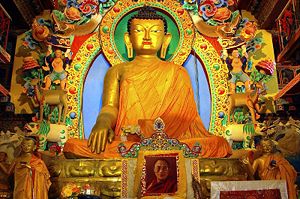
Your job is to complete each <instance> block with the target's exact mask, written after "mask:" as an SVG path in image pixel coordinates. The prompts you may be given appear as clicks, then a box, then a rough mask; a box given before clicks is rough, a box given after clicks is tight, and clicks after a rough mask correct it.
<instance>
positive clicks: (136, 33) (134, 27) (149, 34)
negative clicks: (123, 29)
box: [130, 19, 165, 55]
mask: <svg viewBox="0 0 300 199" xmlns="http://www.w3.org/2000/svg"><path fill="white" fill-rule="evenodd" d="M164 35H165V33H164V23H163V21H162V20H160V19H133V20H132V21H131V28H130V41H131V43H132V47H133V49H134V50H135V52H136V54H137V55H156V53H157V52H158V51H159V49H160V48H161V46H162V43H163V41H164Z"/></svg>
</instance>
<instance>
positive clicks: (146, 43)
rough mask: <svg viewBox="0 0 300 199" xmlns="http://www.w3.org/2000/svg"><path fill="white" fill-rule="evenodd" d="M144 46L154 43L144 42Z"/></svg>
mask: <svg viewBox="0 0 300 199" xmlns="http://www.w3.org/2000/svg"><path fill="white" fill-rule="evenodd" d="M143 44H144V45H151V44H152V42H151V41H143Z"/></svg>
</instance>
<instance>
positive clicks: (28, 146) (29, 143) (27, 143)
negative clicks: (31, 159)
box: [21, 139, 36, 153]
mask: <svg viewBox="0 0 300 199" xmlns="http://www.w3.org/2000/svg"><path fill="white" fill-rule="evenodd" d="M21 147H22V151H23V152H24V153H32V152H33V151H34V150H35V147H36V146H35V142H34V141H33V140H30V139H28V140H26V139H25V140H23V142H22V145H21Z"/></svg>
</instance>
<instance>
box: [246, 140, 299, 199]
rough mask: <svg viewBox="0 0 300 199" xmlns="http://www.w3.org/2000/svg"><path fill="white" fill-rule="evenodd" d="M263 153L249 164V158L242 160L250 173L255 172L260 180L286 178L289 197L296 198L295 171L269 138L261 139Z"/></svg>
mask: <svg viewBox="0 0 300 199" xmlns="http://www.w3.org/2000/svg"><path fill="white" fill-rule="evenodd" d="M261 147H262V151H263V155H262V156H261V157H259V158H257V159H255V160H254V162H253V164H252V165H251V164H250V161H249V159H243V160H242V161H243V162H244V163H245V164H246V165H247V166H248V168H249V170H250V172H251V173H252V175H254V174H255V173H256V172H257V174H258V176H259V178H260V179H261V180H286V182H287V188H288V194H289V198H290V199H296V189H295V181H296V177H297V172H296V171H295V169H294V167H293V166H292V165H290V163H289V162H288V161H287V160H286V159H285V158H284V157H283V156H282V155H281V154H280V153H278V152H275V144H274V142H273V141H272V140H270V139H263V140H262V141H261Z"/></svg>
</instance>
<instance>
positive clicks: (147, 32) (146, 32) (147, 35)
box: [144, 30, 151, 40]
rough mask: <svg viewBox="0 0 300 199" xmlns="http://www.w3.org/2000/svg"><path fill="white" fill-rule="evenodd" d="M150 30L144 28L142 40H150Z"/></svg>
mask: <svg viewBox="0 0 300 199" xmlns="http://www.w3.org/2000/svg"><path fill="white" fill-rule="evenodd" d="M150 39H151V38H150V31H149V30H146V31H145V35H144V40H150Z"/></svg>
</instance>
